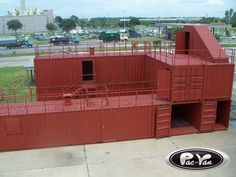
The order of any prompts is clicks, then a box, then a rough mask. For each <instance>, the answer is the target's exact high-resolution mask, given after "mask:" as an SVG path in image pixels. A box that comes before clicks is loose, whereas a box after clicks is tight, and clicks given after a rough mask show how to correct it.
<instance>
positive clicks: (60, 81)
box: [35, 55, 144, 87]
mask: <svg viewBox="0 0 236 177" xmlns="http://www.w3.org/2000/svg"><path fill="white" fill-rule="evenodd" d="M83 60H93V61H94V74H95V79H96V82H97V83H117V82H118V83H119V82H135V81H142V80H144V56H143V55H133V56H132V55H131V56H104V57H93V56H91V57H89V58H63V59H62V58H60V59H36V60H35V79H36V87H50V86H67V85H68V84H69V83H71V81H73V80H74V79H76V78H78V77H79V76H82V61H83Z"/></svg>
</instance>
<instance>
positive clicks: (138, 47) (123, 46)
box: [35, 41, 236, 66]
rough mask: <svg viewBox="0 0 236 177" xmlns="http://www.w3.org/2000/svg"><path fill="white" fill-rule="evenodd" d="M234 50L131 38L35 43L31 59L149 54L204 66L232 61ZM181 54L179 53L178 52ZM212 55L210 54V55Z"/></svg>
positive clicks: (173, 63)
mask: <svg viewBox="0 0 236 177" xmlns="http://www.w3.org/2000/svg"><path fill="white" fill-rule="evenodd" d="M235 50H236V49H229V48H227V49H220V50H210V52H211V53H210V52H209V51H208V50H202V49H194V50H175V45H174V43H173V42H163V43H161V44H159V45H153V44H151V43H150V42H145V41H144V42H143V41H141V42H140V41H132V42H127V41H125V42H110V43H103V42H98V43H84V44H77V45H69V46H68V45H67V46H65V45H63V46H53V45H49V46H36V47H35V56H36V57H35V59H50V58H70V57H72V58H75V57H81V56H91V55H96V56H111V55H127V54H128V55H143V54H144V55H149V56H151V57H153V58H155V59H158V60H160V61H162V62H165V63H167V64H169V65H172V66H175V65H178V64H179V63H180V59H181V60H182V61H181V64H184V65H189V64H192V63H195V64H199V65H205V64H208V63H211V62H212V61H214V63H217V62H219V63H220V62H222V61H220V60H222V59H224V60H225V61H227V60H228V63H232V64H234V61H235V55H236V52H235ZM181 54H182V55H181ZM212 54H213V55H214V56H212Z"/></svg>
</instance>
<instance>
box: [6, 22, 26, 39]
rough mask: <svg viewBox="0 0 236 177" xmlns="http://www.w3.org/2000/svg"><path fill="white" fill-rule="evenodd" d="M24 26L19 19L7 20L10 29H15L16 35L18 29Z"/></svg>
mask: <svg viewBox="0 0 236 177" xmlns="http://www.w3.org/2000/svg"><path fill="white" fill-rule="evenodd" d="M22 27H23V25H22V23H21V22H20V21H19V20H17V19H15V20H10V21H8V22H7V28H8V29H9V30H13V31H15V36H17V30H18V29H22Z"/></svg>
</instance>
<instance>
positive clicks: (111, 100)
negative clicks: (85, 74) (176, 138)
mask: <svg viewBox="0 0 236 177" xmlns="http://www.w3.org/2000/svg"><path fill="white" fill-rule="evenodd" d="M160 91H170V89H142V90H129V91H122V92H120V91H113V92H110V91H109V92H105V91H104V92H101V93H84V94H82V95H81V98H80V99H74V101H73V104H72V106H73V105H74V107H73V109H72V110H71V109H69V110H68V109H67V108H66V107H67V106H66V105H64V104H62V103H63V100H56V101H55V100H54V101H40V102H30V101H28V100H27V98H22V99H23V100H24V102H23V103H16V104H11V103H10V102H9V101H8V100H7V103H6V104H0V117H1V116H6V115H14V114H16V113H15V112H14V110H15V109H20V110H21V112H20V114H24V115H27V114H34V113H50V112H55V111H57V112H58V111H59V112H67V111H70V110H71V111H74V110H78V111H81V110H89V109H93V108H94V109H97V108H99V109H104V108H105V107H106V106H109V105H115V106H116V107H122V106H127V105H128V106H129V105H137V103H139V105H145V104H147V105H153V104H157V102H156V103H154V101H157V100H159V99H164V98H163V97H159V96H158V92H160ZM129 93H132V94H129ZM104 95H105V97H104ZM124 95H128V96H124ZM142 95H143V96H142ZM145 95H146V96H145ZM148 95H149V96H148ZM90 96H93V97H90ZM168 97H169V96H166V97H165V98H166V99H167V100H168ZM103 99H105V104H104V101H103ZM76 100H77V101H76ZM99 100H100V103H99ZM94 101H96V103H97V104H96V105H94V104H90V103H91V102H94ZM121 102H123V103H121ZM50 106H53V107H51V108H50ZM97 106H98V107H97ZM35 108H36V109H35ZM52 108H53V109H52Z"/></svg>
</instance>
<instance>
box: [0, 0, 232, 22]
mask: <svg viewBox="0 0 236 177" xmlns="http://www.w3.org/2000/svg"><path fill="white" fill-rule="evenodd" d="M19 6H20V0H0V15H5V14H6V13H7V11H12V9H13V8H15V7H19ZM26 6H27V7H38V8H40V9H53V10H54V12H55V14H56V15H60V16H62V17H69V16H71V15H72V14H74V15H76V16H78V17H80V18H83V17H97V16H100V17H104V16H106V17H107V16H109V17H115V16H119V17H122V16H139V17H164V16H167V17H171V16H175V17H183V16H184V17H190V16H198V17H199V16H220V17H222V16H224V11H225V10H226V9H229V8H233V9H235V11H236V1H235V0H26Z"/></svg>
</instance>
